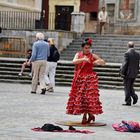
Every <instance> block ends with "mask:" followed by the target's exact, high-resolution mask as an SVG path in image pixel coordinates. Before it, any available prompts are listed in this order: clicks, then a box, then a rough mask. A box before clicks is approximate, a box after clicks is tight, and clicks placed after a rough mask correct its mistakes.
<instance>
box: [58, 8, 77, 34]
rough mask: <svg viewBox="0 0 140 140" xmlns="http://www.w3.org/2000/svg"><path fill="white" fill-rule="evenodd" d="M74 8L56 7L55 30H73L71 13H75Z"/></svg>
mask: <svg viewBox="0 0 140 140" xmlns="http://www.w3.org/2000/svg"><path fill="white" fill-rule="evenodd" d="M73 9H74V8H73V6H56V13H55V29H56V30H66V31H70V29H71V13H72V12H73Z"/></svg>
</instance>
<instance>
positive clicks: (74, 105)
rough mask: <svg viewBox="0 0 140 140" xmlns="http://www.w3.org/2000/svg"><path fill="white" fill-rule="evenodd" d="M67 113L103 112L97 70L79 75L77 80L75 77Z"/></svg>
mask: <svg viewBox="0 0 140 140" xmlns="http://www.w3.org/2000/svg"><path fill="white" fill-rule="evenodd" d="M66 113H67V114H72V115H80V114H83V113H91V114H93V115H94V114H96V115H97V114H101V113H103V111H102V106H101V102H100V101H99V90H98V77H97V74H96V73H95V72H92V73H90V74H88V75H79V76H78V77H77V78H76V80H75V78H74V79H73V82H72V87H71V91H70V93H69V99H68V103H67V107H66Z"/></svg>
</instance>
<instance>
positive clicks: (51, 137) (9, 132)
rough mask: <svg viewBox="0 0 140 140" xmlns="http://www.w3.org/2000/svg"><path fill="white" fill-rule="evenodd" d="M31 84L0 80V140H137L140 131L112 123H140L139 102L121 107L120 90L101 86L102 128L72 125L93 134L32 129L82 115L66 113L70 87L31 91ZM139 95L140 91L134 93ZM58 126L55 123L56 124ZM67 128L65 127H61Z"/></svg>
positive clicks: (122, 99) (71, 119)
mask: <svg viewBox="0 0 140 140" xmlns="http://www.w3.org/2000/svg"><path fill="white" fill-rule="evenodd" d="M30 90H31V85H26V84H16V83H15V84H10V83H0V140H82V139H83V140H103V139H104V140H139V137H140V133H128V132H122V133H121V132H116V131H114V130H113V129H112V124H113V123H119V122H121V121H122V120H133V121H138V122H140V101H139V102H138V103H137V104H136V105H135V106H130V107H127V106H122V103H124V92H123V90H110V89H108V90H105V89H100V99H101V101H102V104H103V110H104V113H103V114H102V115H99V116H97V117H96V121H97V122H103V123H107V126H103V127H75V128H76V129H78V130H89V131H94V132H95V133H92V134H81V133H59V132H35V131H32V130H31V128H34V127H41V126H43V124H45V123H52V124H55V122H56V121H80V120H81V119H82V116H71V115H67V114H65V107H66V103H67V98H68V92H69V90H70V87H56V89H55V93H46V95H40V94H39V92H40V91H39V90H38V94H30ZM137 94H138V96H140V92H137ZM55 125H57V124H55ZM61 127H62V128H64V129H68V127H67V126H61Z"/></svg>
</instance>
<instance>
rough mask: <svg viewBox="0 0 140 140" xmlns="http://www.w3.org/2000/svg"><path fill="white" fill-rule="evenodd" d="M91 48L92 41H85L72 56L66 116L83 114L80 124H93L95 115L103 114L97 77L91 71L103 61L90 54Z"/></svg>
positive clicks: (103, 63) (103, 62) (88, 39)
mask: <svg viewBox="0 0 140 140" xmlns="http://www.w3.org/2000/svg"><path fill="white" fill-rule="evenodd" d="M91 46H92V39H91V38H87V39H85V40H84V42H83V43H82V45H81V51H80V52H77V53H76V54H75V56H74V59H73V64H75V71H74V78H73V81H72V86H71V90H70V93H69V99H68V102H67V107H66V113H67V114H70V115H81V114H83V118H82V121H81V124H89V123H91V122H92V121H93V122H94V121H95V115H98V114H102V113H103V111H102V105H101V102H100V100H99V96H100V95H99V89H98V76H97V74H96V72H94V71H93V66H94V65H101V66H104V65H105V61H104V60H103V59H101V58H100V57H99V56H98V55H96V54H93V53H92V52H91Z"/></svg>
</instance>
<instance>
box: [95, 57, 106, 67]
mask: <svg viewBox="0 0 140 140" xmlns="http://www.w3.org/2000/svg"><path fill="white" fill-rule="evenodd" d="M94 65H100V66H104V65H105V61H104V60H103V59H97V60H95V61H94Z"/></svg>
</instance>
